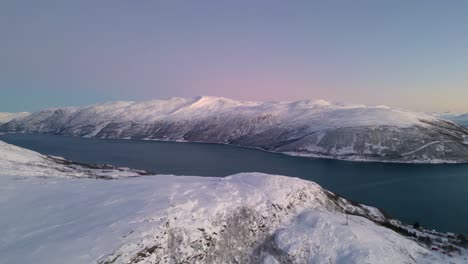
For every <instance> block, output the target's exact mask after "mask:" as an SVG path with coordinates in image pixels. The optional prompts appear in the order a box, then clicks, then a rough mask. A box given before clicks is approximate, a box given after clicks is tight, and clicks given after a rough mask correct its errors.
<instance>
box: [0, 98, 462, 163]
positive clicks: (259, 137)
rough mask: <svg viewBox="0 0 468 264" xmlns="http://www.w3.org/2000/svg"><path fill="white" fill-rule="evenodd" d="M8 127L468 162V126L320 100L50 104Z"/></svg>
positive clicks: (328, 155) (370, 157) (376, 158)
mask: <svg viewBox="0 0 468 264" xmlns="http://www.w3.org/2000/svg"><path fill="white" fill-rule="evenodd" d="M0 131H3V132H30V133H53V134H58V135H68V136H80V137H97V138H121V139H145V140H165V141H189V142H207V143H222V144H232V145H238V146H246V147H254V148H259V149H263V150H267V151H273V152H282V153H287V154H292V155H303V156H310V157H325V158H336V159H346V160H366V161H386V162H423V163H441V162H468V129H466V128H464V127H462V126H460V125H458V124H456V123H453V122H451V121H448V120H445V119H442V118H438V117H435V116H433V115H429V114H424V113H415V112H409V111H404V110H398V109H392V108H389V107H386V106H365V105H346V104H337V103H330V102H327V101H323V100H318V101H310V100H302V101H295V102H251V101H236V100H231V99H227V98H221V97H206V96H202V97H196V98H172V99H168V100H152V101H145V102H112V103H104V104H97V105H92V106H86V107H66V108H55V109H46V110H42V111H39V112H36V113H33V114H31V115H28V116H25V117H23V118H17V119H14V120H12V121H10V122H8V123H6V124H3V125H1V126H0Z"/></svg>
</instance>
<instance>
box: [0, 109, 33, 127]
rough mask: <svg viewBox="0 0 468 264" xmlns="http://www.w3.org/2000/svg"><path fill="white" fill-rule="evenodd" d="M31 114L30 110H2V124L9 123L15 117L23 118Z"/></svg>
mask: <svg viewBox="0 0 468 264" xmlns="http://www.w3.org/2000/svg"><path fill="white" fill-rule="evenodd" d="M27 115H29V113H28V112H19V113H7V112H0V124H2V123H7V122H9V121H11V120H13V119H15V118H22V117H25V116H27Z"/></svg>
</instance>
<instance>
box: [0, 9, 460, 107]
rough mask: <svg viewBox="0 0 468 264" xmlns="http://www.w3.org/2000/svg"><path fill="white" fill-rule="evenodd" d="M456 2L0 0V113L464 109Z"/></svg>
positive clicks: (458, 12)
mask: <svg viewBox="0 0 468 264" xmlns="http://www.w3.org/2000/svg"><path fill="white" fill-rule="evenodd" d="M467 14H468V1H370V0H369V1H359V0H357V1H49V0H44V1H21V0H17V1H9V0H6V1H2V2H1V3H0V34H1V35H0V36H1V37H0V39H1V41H0V111H34V110H38V109H41V108H45V107H55V106H66V105H84V104H92V103H97V102H104V101H112V100H145V99H152V98H167V97H172V96H183V97H192V96H197V95H212V96H225V97H230V98H234V99H243V100H295V99H305V98H308V99H319V98H322V99H325V100H330V101H340V102H350V103H364V104H386V105H390V106H394V107H400V108H407V109H412V110H418V111H465V112H468V103H466V102H467V101H468V15H467Z"/></svg>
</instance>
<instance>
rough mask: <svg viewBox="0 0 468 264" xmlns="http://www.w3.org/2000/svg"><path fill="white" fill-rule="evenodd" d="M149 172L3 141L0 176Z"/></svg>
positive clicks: (103, 175)
mask: <svg viewBox="0 0 468 264" xmlns="http://www.w3.org/2000/svg"><path fill="white" fill-rule="evenodd" d="M147 174H149V173H148V172H145V171H140V170H131V169H129V168H115V167H112V166H110V165H88V164H80V163H76V162H71V161H68V160H65V159H63V158H60V157H53V156H45V155H41V154H39V153H37V152H34V151H31V150H27V149H24V148H20V147H17V146H14V145H11V144H8V143H5V142H3V141H0V177H1V176H11V175H14V176H18V177H30V176H43V177H48V176H54V177H85V178H88V177H93V178H115V177H132V176H140V175H147Z"/></svg>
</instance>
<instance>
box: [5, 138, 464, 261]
mask: <svg viewBox="0 0 468 264" xmlns="http://www.w3.org/2000/svg"><path fill="white" fill-rule="evenodd" d="M0 153H3V156H0V161H2V162H1V163H0V172H1V175H0V214H1V215H2V217H0V233H1V234H2V235H1V237H0V256H1V257H0V263H2V264H7V263H39V264H40V263H47V264H55V263H60V264H62V263H71V264H73V263H466V254H467V252H466V250H464V249H461V248H460V249H459V250H460V251H459V252H458V251H456V250H455V251H454V252H452V253H451V254H452V256H449V255H444V254H442V253H440V252H434V251H431V250H429V249H428V248H427V247H426V246H424V245H423V244H419V243H418V242H416V241H415V240H411V239H409V238H406V237H404V236H402V235H400V234H398V233H396V232H394V231H392V230H391V229H388V228H386V227H384V226H383V225H382V223H388V222H387V219H386V218H385V216H384V215H383V214H382V213H381V212H380V211H379V210H377V209H375V208H372V207H369V206H364V205H360V204H356V203H351V202H348V201H347V200H345V199H343V198H341V197H339V196H336V195H335V194H333V193H330V192H328V191H326V190H324V189H322V188H321V187H320V186H318V185H317V184H315V183H313V182H310V181H305V180H301V179H297V178H290V177H284V176H275V175H266V174H260V173H242V174H237V175H233V176H229V177H222V178H212V177H188V176H171V175H156V176H148V177H131V178H128V177H121V178H119V179H117V180H101V179H97V180H94V179H88V178H84V179H83V178H81V179H78V178H67V177H64V176H72V177H74V176H75V172H73V171H65V172H63V171H62V170H61V169H56V168H57V167H60V166H62V165H61V163H60V162H59V163H58V164H53V162H54V160H52V161H47V163H44V156H41V155H40V154H38V153H35V152H31V151H28V150H25V149H21V148H17V147H13V146H11V145H8V144H5V143H3V144H1V145H0ZM5 160H6V161H5ZM49 162H51V163H49ZM49 166H51V167H52V168H51V169H50V170H48V171H42V172H41V173H37V175H40V176H47V177H45V178H44V177H18V176H25V174H26V175H30V174H29V172H31V171H36V170H40V169H41V167H49ZM44 173H48V174H44ZM109 173H111V172H109ZM116 173H117V176H121V175H120V174H119V172H116ZM55 175H58V176H61V177H58V178H57V177H53V176H55ZM91 176H92V175H91ZM346 213H347V214H348V220H346V218H347V217H346Z"/></svg>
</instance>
